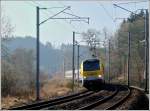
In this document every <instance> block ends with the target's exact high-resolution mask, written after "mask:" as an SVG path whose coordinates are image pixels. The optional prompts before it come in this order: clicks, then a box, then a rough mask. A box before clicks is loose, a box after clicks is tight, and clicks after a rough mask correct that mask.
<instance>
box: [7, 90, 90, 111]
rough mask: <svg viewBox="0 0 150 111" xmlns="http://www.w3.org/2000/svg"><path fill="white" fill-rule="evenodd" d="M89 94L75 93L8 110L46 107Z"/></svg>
mask: <svg viewBox="0 0 150 111" xmlns="http://www.w3.org/2000/svg"><path fill="white" fill-rule="evenodd" d="M87 92H89V91H88V90H85V91H82V92H79V93H74V94H70V95H67V96H66V95H65V96H62V97H57V98H55V99H52V100H47V101H40V102H37V103H32V104H28V105H23V106H19V107H14V108H10V109H8V110H22V109H29V108H33V107H36V106H39V105H44V104H48V103H51V102H56V101H59V100H62V99H66V98H71V97H74V96H78V95H80V94H84V93H87Z"/></svg>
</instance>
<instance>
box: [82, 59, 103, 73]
mask: <svg viewBox="0 0 150 111" xmlns="http://www.w3.org/2000/svg"><path fill="white" fill-rule="evenodd" d="M99 69H100V66H99V61H86V62H84V64H83V70H84V71H93V70H99Z"/></svg>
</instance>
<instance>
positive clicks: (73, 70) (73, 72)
mask: <svg viewBox="0 0 150 111" xmlns="http://www.w3.org/2000/svg"><path fill="white" fill-rule="evenodd" d="M74 51H75V32H73V53H72V91H74V75H75V67H74Z"/></svg>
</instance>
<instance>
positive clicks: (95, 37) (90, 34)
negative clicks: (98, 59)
mask: <svg viewBox="0 0 150 111" xmlns="http://www.w3.org/2000/svg"><path fill="white" fill-rule="evenodd" d="M99 35H100V31H97V30H95V29H88V30H87V32H83V33H82V37H83V40H84V41H85V42H86V43H87V45H88V46H89V47H90V51H91V52H92V56H94V57H95V56H96V46H97V44H99V42H100V39H99Z"/></svg>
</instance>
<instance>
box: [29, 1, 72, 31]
mask: <svg viewBox="0 0 150 111" xmlns="http://www.w3.org/2000/svg"><path fill="white" fill-rule="evenodd" d="M32 2H33V3H35V4H37V5H38V6H42V7H45V6H43V5H41V4H40V3H37V2H35V1H32ZM45 11H47V12H49V13H52V14H54V13H53V12H52V11H50V10H45ZM47 15H48V14H47ZM48 16H49V15H48ZM54 21H55V22H57V23H59V24H60V25H62V24H61V23H60V22H58V21H56V20H54ZM63 21H64V22H66V23H67V24H69V25H70V26H72V28H74V29H75V26H73V25H72V24H70V23H68V21H67V20H63Z"/></svg>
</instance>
